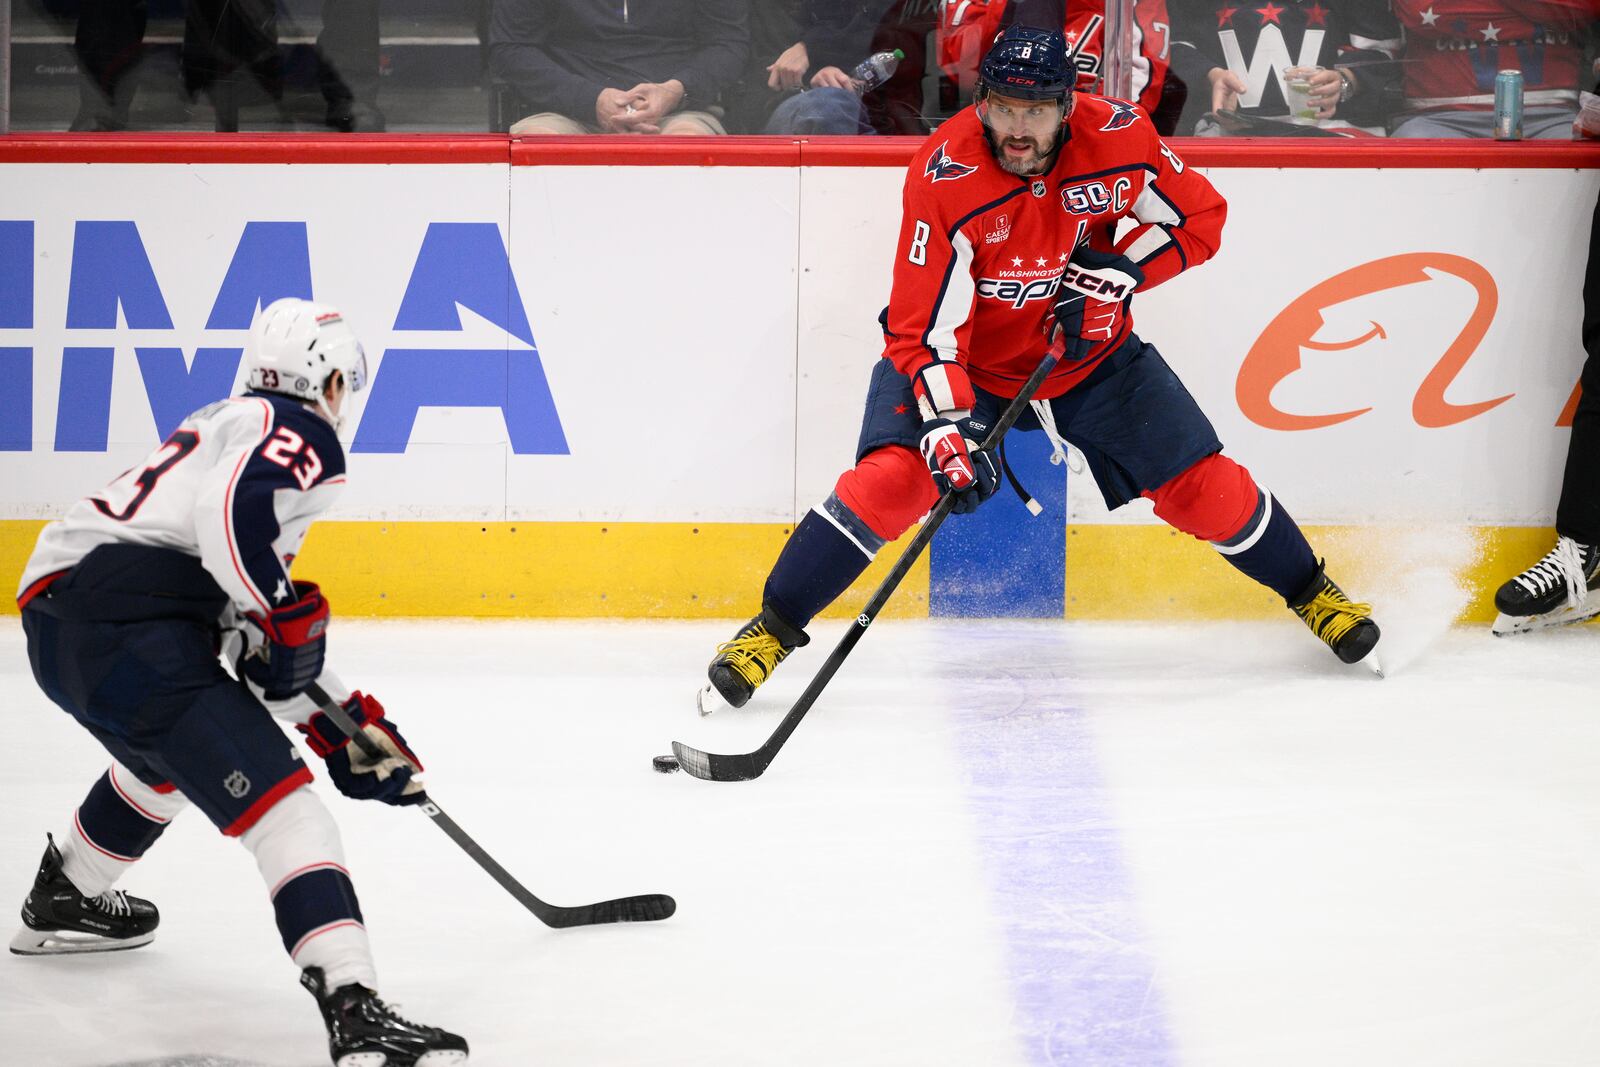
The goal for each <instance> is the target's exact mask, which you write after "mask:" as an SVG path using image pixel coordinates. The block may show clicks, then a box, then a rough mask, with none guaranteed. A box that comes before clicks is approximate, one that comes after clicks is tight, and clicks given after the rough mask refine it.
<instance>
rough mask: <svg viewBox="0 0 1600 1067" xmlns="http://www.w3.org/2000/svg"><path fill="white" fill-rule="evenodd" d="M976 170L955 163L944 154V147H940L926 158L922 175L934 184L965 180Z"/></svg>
mask: <svg viewBox="0 0 1600 1067" xmlns="http://www.w3.org/2000/svg"><path fill="white" fill-rule="evenodd" d="M977 169H978V168H977V167H969V166H967V165H966V164H965V163H957V162H956V161H955V160H953V159H951V158H950V157H949V156H948V155H946V154H945V151H944V145H940V146H939V147H938V148H936V149H934V151H933V155H931V156H929V157H928V165H927V166H926V167H925V168H923V171H922V175H923V177H925V178H928V179H931V180H932V181H936V182H945V181H955V180H956V179H957V178H965V177H966V176H967V175H969V174H971V173H973V172H974V171H976V170H977Z"/></svg>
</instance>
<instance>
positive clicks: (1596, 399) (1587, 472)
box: [1556, 203, 1600, 545]
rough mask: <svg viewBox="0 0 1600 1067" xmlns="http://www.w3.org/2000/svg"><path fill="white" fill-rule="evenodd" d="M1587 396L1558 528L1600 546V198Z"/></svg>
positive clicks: (1592, 230) (1589, 288) (1588, 308)
mask: <svg viewBox="0 0 1600 1067" xmlns="http://www.w3.org/2000/svg"><path fill="white" fill-rule="evenodd" d="M1583 348H1584V351H1585V352H1587V353H1588V358H1587V359H1585V360H1584V363H1583V376H1582V378H1581V379H1580V381H1581V388H1582V390H1583V395H1582V396H1581V397H1579V398H1578V410H1577V411H1576V413H1574V414H1573V416H1572V441H1571V443H1570V444H1568V446H1567V467H1566V471H1565V473H1564V474H1563V475H1562V478H1561V501H1560V503H1559V504H1558V505H1557V506H1556V532H1557V533H1559V534H1561V535H1562V536H1563V537H1570V538H1572V539H1573V540H1574V541H1577V542H1579V543H1580V544H1585V545H1600V203H1597V204H1596V205H1595V211H1594V221H1593V222H1592V223H1591V224H1590V227H1589V266H1588V269H1587V270H1585V271H1584V275H1583Z"/></svg>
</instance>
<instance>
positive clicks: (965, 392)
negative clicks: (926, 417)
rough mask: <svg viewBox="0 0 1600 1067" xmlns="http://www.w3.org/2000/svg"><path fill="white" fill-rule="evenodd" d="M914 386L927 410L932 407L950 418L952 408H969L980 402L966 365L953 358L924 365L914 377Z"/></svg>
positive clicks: (932, 409) (924, 409)
mask: <svg viewBox="0 0 1600 1067" xmlns="http://www.w3.org/2000/svg"><path fill="white" fill-rule="evenodd" d="M911 390H912V392H914V393H915V394H916V396H917V407H918V408H919V409H920V410H922V411H923V412H924V414H926V412H927V411H930V410H931V411H935V412H937V413H938V414H940V415H943V416H945V417H947V418H948V417H952V416H951V414H950V413H952V412H958V411H962V412H970V411H971V410H972V406H973V405H974V404H976V403H977V397H976V396H975V395H974V393H973V391H972V379H971V378H969V377H968V376H967V368H965V367H963V366H962V365H961V364H959V363H954V362H948V361H939V362H935V363H930V364H928V365H927V366H926V367H923V368H922V369H921V370H919V371H917V373H916V374H915V375H914V376H913V377H912V379H911ZM953 417H957V418H959V417H961V416H953Z"/></svg>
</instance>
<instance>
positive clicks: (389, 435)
mask: <svg viewBox="0 0 1600 1067" xmlns="http://www.w3.org/2000/svg"><path fill="white" fill-rule="evenodd" d="M458 305H459V308H466V309H467V310H468V311H471V312H473V313H474V314H476V315H478V316H479V317H481V318H482V319H484V320H485V321H487V322H489V323H491V324H492V325H494V326H496V327H498V328H499V329H501V330H502V331H504V333H505V335H506V341H505V344H504V345H502V346H500V347H496V348H452V349H437V348H390V349H388V350H387V351H385V352H384V354H383V362H382V363H380V364H379V366H378V371H377V374H376V376H375V377H374V379H373V383H372V395H371V397H370V398H369V399H368V400H367V406H366V410H365V411H364V412H363V413H362V416H361V427H360V429H359V430H357V431H356V436H355V441H354V443H353V444H352V447H351V450H352V451H354V452H404V451H405V450H406V445H407V443H408V442H409V441H410V439H411V431H412V427H413V426H414V425H415V423H416V419H417V412H418V411H419V410H420V409H422V408H424V407H484V408H499V409H500V411H501V413H502V414H503V415H504V416H505V421H506V433H507V435H508V436H509V437H510V439H511V448H512V451H513V452H515V453H516V454H518V455H566V454H567V453H568V451H569V449H568V448H567V438H566V434H565V433H564V432H563V431H562V429H561V417H560V416H559V415H558V414H557V413H556V405H555V399H554V398H553V397H552V396H551V395H550V384H549V382H548V381H547V380H546V378H545V373H544V364H543V363H542V362H541V361H540V359H539V348H538V345H537V344H535V343H534V340H533V330H532V328H531V327H529V325H528V314H527V312H526V311H525V310H524V308H523V305H522V296H521V294H520V293H519V292H518V291H517V281H516V279H515V278H514V277H512V274H511V260H510V257H509V256H508V255H507V253H506V245H505V241H504V240H503V239H502V238H501V235H500V227H499V226H498V225H496V224H495V223H492V222H483V223H477V222H436V223H432V224H430V225H429V226H428V232H427V234H426V235H425V236H424V237H423V239H422V249H421V251H419V252H418V253H417V263H416V266H415V267H414V268H413V269H412V272H411V282H410V284H409V285H407V287H406V295H405V298H404V299H403V300H402V301H401V304H400V313H399V315H397V316H396V318H395V323H394V328H395V330H397V331H399V330H432V331H441V330H443V331H452V332H460V331H461V330H462V325H461V314H460V311H459V308H458ZM518 342H521V343H520V344H518ZM524 346H525V347H524Z"/></svg>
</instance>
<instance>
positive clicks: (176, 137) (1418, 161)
mask: <svg viewBox="0 0 1600 1067" xmlns="http://www.w3.org/2000/svg"><path fill="white" fill-rule="evenodd" d="M921 143H922V138H920V137H807V138H803V139H792V138H790V139H785V138H777V137H658V138H648V139H646V138H642V137H541V138H535V139H529V140H518V139H513V138H510V137H507V136H504V135H502V134H488V133H486V134H459V135H451V136H440V135H434V134H311V135H289V134H271V133H260V134H233V135H227V136H219V135H213V134H197V133H164V134H162V133H143V134H17V135H13V136H10V137H3V138H0V164H3V163H300V164H308V165H316V164H334V163H338V164H387V163H408V164H424V163H450V164H455V163H506V162H509V163H511V164H512V165H514V166H524V167H535V166H537V167H797V166H803V167H904V166H905V165H906V164H907V163H908V162H909V161H910V159H911V156H912V154H913V153H915V151H916V149H917V146H918V145H919V144H921ZM1171 144H1172V146H1173V149H1174V150H1175V151H1177V152H1178V153H1179V154H1180V155H1181V156H1182V157H1183V159H1184V160H1185V161H1186V162H1188V163H1192V164H1194V165H1195V166H1200V167H1257V168H1260V167H1283V168H1294V169H1302V168H1311V169H1327V168H1360V169H1367V170H1370V169H1389V168H1393V169H1397V170H1399V169H1406V170H1412V169H1448V170H1474V169H1496V170H1498V169H1508V168H1513V169H1529V168H1533V169H1575V168H1600V142H1593V141H1526V142H1523V143H1520V144H1504V143H1499V142H1494V141H1461V140H1455V141H1423V140H1415V141H1411V140H1408V141H1388V140H1384V139H1381V138H1361V139H1351V140H1349V141H1339V142H1329V141H1326V140H1318V141H1315V142H1311V141H1302V142H1298V143H1290V142H1286V141H1284V140H1281V139H1263V138H1224V137H1217V138H1209V137H1208V138H1193V137H1190V138H1182V137H1179V138H1172V139H1171Z"/></svg>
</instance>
